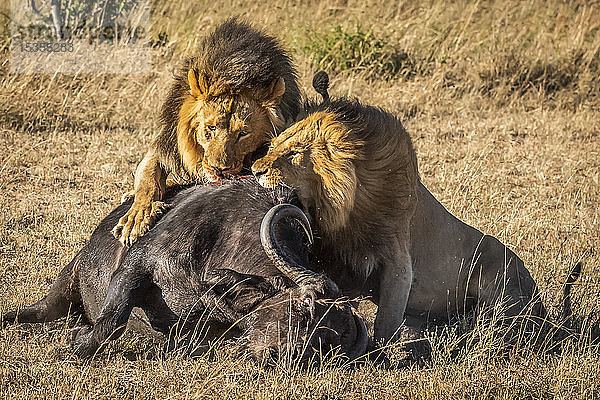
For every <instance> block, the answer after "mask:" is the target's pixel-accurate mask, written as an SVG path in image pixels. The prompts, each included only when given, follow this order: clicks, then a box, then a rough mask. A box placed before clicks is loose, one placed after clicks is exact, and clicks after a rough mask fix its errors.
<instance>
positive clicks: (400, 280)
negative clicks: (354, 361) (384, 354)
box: [375, 240, 413, 341]
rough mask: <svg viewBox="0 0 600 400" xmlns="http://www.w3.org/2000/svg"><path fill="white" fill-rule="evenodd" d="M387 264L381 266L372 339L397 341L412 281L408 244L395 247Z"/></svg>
mask: <svg viewBox="0 0 600 400" xmlns="http://www.w3.org/2000/svg"><path fill="white" fill-rule="evenodd" d="M394 250H395V251H394V254H393V257H392V260H391V261H390V262H387V263H385V264H384V265H382V266H381V267H380V268H381V274H380V283H379V287H380V290H379V304H378V308H377V316H376V317H375V339H376V340H380V339H383V340H385V341H388V340H393V339H398V338H399V337H398V335H399V334H400V333H401V330H400V327H401V326H402V324H403V322H404V313H405V311H406V305H407V304H408V296H409V294H410V287H411V285H412V280H413V270H412V260H411V257H410V252H409V243H408V240H406V241H404V242H402V243H397V245H396V246H395V249H394Z"/></svg>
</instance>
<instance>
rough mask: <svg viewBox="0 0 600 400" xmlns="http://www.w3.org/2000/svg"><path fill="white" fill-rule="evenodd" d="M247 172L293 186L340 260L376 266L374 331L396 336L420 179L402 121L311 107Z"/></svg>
mask: <svg viewBox="0 0 600 400" xmlns="http://www.w3.org/2000/svg"><path fill="white" fill-rule="evenodd" d="M252 169H253V171H254V173H255V175H256V176H257V177H258V179H259V182H260V183H261V184H262V185H263V186H266V187H273V186H276V185H279V184H285V185H288V186H291V187H293V188H295V189H297V190H298V193H299V196H300V200H301V201H302V203H303V206H304V207H305V208H306V209H307V210H308V212H309V213H310V214H311V215H312V216H313V218H314V219H315V220H316V223H317V225H318V227H319V230H320V233H321V235H322V242H323V243H322V246H323V247H324V248H326V249H328V252H329V253H333V254H334V258H335V259H337V260H339V261H340V262H339V264H338V265H350V266H352V267H353V268H354V269H355V271H357V272H358V273H360V274H362V275H363V276H365V277H366V276H369V275H370V274H371V272H372V271H373V270H374V269H376V268H377V269H378V270H380V273H379V276H380V288H381V291H380V292H381V295H380V301H379V304H378V305H379V309H378V312H377V318H376V320H375V336H376V338H378V339H380V338H381V339H391V338H393V337H397V333H398V332H399V330H398V329H399V328H400V326H401V325H402V323H403V322H404V313H405V310H406V306H407V303H408V296H409V293H410V287H411V285H412V280H413V271H412V261H411V256H410V250H409V249H410V219H411V217H412V214H413V212H414V209H415V205H416V201H417V196H416V188H417V183H418V179H419V178H418V171H417V160H416V155H415V151H414V149H413V146H412V142H411V140H410V137H409V136H408V134H407V133H406V131H405V130H404V128H403V127H402V125H401V123H400V121H398V120H397V119H396V118H395V117H394V116H392V115H390V114H388V113H386V112H384V111H382V110H380V109H376V108H373V107H367V106H362V105H360V104H359V103H358V102H351V101H348V100H337V101H334V102H332V103H324V104H322V105H320V106H316V107H309V110H308V112H307V117H306V118H304V119H303V120H301V121H299V122H298V123H296V124H294V125H292V126H291V127H290V128H288V129H287V130H285V131H284V132H282V133H281V134H280V135H279V136H278V137H276V138H274V139H273V141H272V142H271V147H270V148H269V151H268V153H267V155H266V156H265V157H263V158H261V159H260V160H258V161H256V163H254V165H253V167H252Z"/></svg>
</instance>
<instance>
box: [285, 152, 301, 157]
mask: <svg viewBox="0 0 600 400" xmlns="http://www.w3.org/2000/svg"><path fill="white" fill-rule="evenodd" d="M297 154H298V152H297V151H296V150H290V151H288V152H287V153H285V155H284V157H289V158H292V157H294V156H295V155H297Z"/></svg>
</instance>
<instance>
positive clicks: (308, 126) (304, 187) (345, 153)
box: [252, 111, 363, 228]
mask: <svg viewBox="0 0 600 400" xmlns="http://www.w3.org/2000/svg"><path fill="white" fill-rule="evenodd" d="M362 146H363V143H362V142H361V141H360V140H358V139H357V138H355V137H353V135H352V133H351V131H350V130H349V129H348V127H347V126H346V125H345V124H344V123H342V122H341V121H339V119H338V118H337V116H336V114H335V113H331V112H327V111H318V112H315V113H313V114H310V115H309V116H307V117H306V118H305V119H303V120H301V121H299V122H297V123H296V124H294V125H292V126H291V127H290V128H288V129H286V130H285V131H283V132H282V133H281V134H280V135H279V136H277V137H276V138H274V139H273V140H272V142H271V146H270V148H269V151H268V153H267V155H266V156H264V157H263V158H261V159H259V160H257V161H256V162H255V163H254V165H253V166H252V170H253V172H254V174H255V176H256V177H257V179H258V181H259V183H260V184H261V185H262V186H264V187H275V186H277V185H280V184H284V185H287V186H290V187H292V188H295V189H297V190H298V192H299V195H300V197H301V198H305V199H318V200H321V201H323V202H326V203H327V206H326V207H319V205H318V204H317V205H316V206H317V207H319V208H321V212H322V213H328V212H332V213H333V214H332V215H330V216H328V217H331V218H330V219H329V218H328V219H329V220H330V222H332V223H333V225H330V228H335V227H336V226H339V227H341V226H343V225H345V223H346V219H347V217H348V215H349V212H350V210H351V209H352V207H353V204H354V197H355V192H356V187H357V178H356V171H355V166H354V161H355V160H356V159H358V158H361V148H362Z"/></svg>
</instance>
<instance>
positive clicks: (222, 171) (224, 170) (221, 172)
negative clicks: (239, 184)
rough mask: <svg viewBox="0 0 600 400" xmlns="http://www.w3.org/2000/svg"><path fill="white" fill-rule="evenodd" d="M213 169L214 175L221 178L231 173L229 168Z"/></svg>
mask: <svg viewBox="0 0 600 400" xmlns="http://www.w3.org/2000/svg"><path fill="white" fill-rule="evenodd" d="M213 169H214V170H215V175H217V176H219V177H223V176H225V175H227V174H228V173H230V172H231V171H232V168H231V167H226V168H220V167H213Z"/></svg>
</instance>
